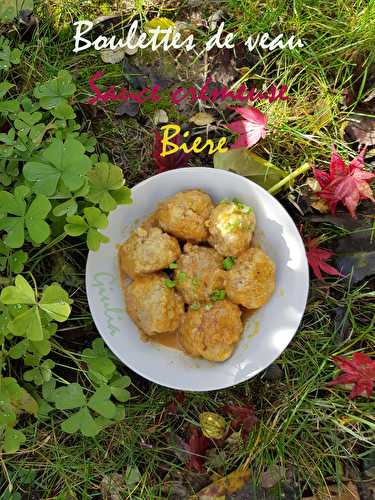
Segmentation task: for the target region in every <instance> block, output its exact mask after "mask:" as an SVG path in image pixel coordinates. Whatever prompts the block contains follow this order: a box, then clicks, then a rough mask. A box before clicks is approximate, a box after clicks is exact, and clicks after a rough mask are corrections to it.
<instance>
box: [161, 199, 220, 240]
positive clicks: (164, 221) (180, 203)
mask: <svg viewBox="0 0 375 500" xmlns="http://www.w3.org/2000/svg"><path fill="white" fill-rule="evenodd" d="M213 208H214V206H213V203H212V200H211V198H210V197H209V196H208V194H206V193H203V192H202V191H198V190H191V191H181V192H179V193H176V194H175V195H174V196H172V197H171V198H169V199H167V200H166V201H164V202H163V203H161V204H160V206H159V209H158V216H159V224H160V227H162V228H163V229H164V231H167V233H171V234H173V235H174V236H176V238H181V239H183V240H191V241H205V240H207V237H208V232H207V228H206V226H205V222H206V220H207V219H208V217H209V216H210V213H211V211H212V209H213Z"/></svg>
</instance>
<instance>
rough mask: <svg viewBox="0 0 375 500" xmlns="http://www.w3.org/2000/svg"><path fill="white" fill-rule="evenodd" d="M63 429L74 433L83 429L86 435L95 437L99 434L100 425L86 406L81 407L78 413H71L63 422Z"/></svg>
mask: <svg viewBox="0 0 375 500" xmlns="http://www.w3.org/2000/svg"><path fill="white" fill-rule="evenodd" d="M61 429H62V430H63V431H64V432H68V433H69V434H73V433H75V432H77V431H79V430H80V431H81V432H82V434H83V435H84V436H87V437H93V436H96V435H97V434H98V432H99V431H100V427H99V426H98V425H97V424H96V422H95V420H94V419H93V418H92V415H91V413H90V411H89V410H88V409H87V408H86V407H85V408H81V409H80V410H79V411H78V412H77V413H75V414H74V415H71V416H70V417H69V418H68V419H67V420H64V422H63V423H62V424H61Z"/></svg>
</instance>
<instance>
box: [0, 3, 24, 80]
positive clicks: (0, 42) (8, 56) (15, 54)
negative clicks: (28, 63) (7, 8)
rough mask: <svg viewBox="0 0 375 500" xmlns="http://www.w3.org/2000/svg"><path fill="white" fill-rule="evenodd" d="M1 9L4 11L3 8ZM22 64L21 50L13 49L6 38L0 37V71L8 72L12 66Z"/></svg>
mask: <svg viewBox="0 0 375 500" xmlns="http://www.w3.org/2000/svg"><path fill="white" fill-rule="evenodd" d="M3 1H4V0H3ZM5 1H6V0H5ZM0 9H1V10H2V7H1V8H0ZM1 10H0V17H1ZM20 62H21V51H20V49H11V48H10V45H9V42H8V40H7V39H6V38H4V37H0V71H1V70H5V71H6V70H8V69H9V68H10V67H11V66H12V64H19V63H20Z"/></svg>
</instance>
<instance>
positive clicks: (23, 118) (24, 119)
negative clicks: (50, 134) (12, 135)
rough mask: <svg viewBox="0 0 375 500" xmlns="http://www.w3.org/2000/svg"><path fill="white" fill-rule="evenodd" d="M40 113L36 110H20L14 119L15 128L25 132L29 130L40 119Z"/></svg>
mask: <svg viewBox="0 0 375 500" xmlns="http://www.w3.org/2000/svg"><path fill="white" fill-rule="evenodd" d="M42 116H43V115H42V113H40V112H39V111H36V112H35V113H27V112H26V111H20V112H19V113H18V114H17V118H16V119H15V120H14V126H15V128H16V129H17V130H22V131H23V132H26V133H27V134H28V133H29V132H30V130H31V129H32V128H33V127H34V126H35V125H36V124H37V123H38V122H40V120H41V119H42Z"/></svg>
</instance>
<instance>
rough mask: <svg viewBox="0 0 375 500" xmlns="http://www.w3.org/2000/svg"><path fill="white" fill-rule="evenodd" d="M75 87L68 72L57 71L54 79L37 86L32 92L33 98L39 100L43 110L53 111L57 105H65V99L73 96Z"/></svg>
mask: <svg viewBox="0 0 375 500" xmlns="http://www.w3.org/2000/svg"><path fill="white" fill-rule="evenodd" d="M75 90H76V87H75V85H74V83H73V82H72V76H71V75H70V73H69V72H68V71H65V70H61V71H59V73H58V75H57V77H56V78H54V79H53V80H49V81H48V82H46V83H44V84H41V85H39V86H38V87H36V88H35V90H34V96H35V97H36V98H37V99H39V100H40V105H41V106H42V108H44V109H53V108H55V107H56V106H58V105H59V104H65V103H66V99H67V98H68V97H70V96H72V95H73V94H74V92H75Z"/></svg>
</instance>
